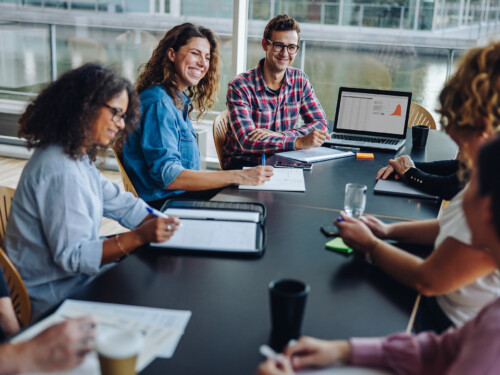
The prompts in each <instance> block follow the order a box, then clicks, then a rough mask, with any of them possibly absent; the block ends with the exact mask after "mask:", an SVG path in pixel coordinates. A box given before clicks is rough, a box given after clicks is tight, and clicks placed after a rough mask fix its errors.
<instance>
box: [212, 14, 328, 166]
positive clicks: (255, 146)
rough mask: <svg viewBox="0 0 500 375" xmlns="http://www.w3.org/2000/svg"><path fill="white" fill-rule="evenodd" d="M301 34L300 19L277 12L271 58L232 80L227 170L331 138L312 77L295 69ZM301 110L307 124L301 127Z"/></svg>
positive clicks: (268, 32) (267, 33) (269, 34)
mask: <svg viewBox="0 0 500 375" xmlns="http://www.w3.org/2000/svg"><path fill="white" fill-rule="evenodd" d="M299 36H300V27H299V24H298V22H297V21H295V20H294V19H293V18H290V17H289V16H287V15H279V16H276V17H275V18H273V19H272V20H271V21H269V23H268V24H267V26H266V28H265V30H264V37H263V39H262V48H263V49H264V51H265V52H266V57H265V58H264V59H262V60H261V61H260V62H259V64H258V65H257V66H256V67H255V68H253V69H251V70H250V71H248V72H246V73H242V74H240V75H238V76H237V77H236V78H234V79H233V80H232V81H231V82H229V86H228V91H227V107H228V112H229V119H230V121H229V127H228V131H227V134H226V142H225V144H224V157H223V161H222V164H223V167H224V168H226V169H235V168H241V166H242V165H245V164H258V163H259V161H260V158H261V155H262V154H266V153H275V152H279V151H286V150H302V149H308V148H311V147H317V146H321V145H322V144H323V142H324V141H325V140H326V139H330V135H329V129H328V121H327V119H326V115H325V112H324V111H323V108H322V107H321V104H320V103H319V101H318V99H317V98H316V95H315V94H314V90H313V88H312V86H311V84H310V83H309V80H308V79H307V76H306V75H305V74H304V72H302V71H301V70H299V69H295V68H291V67H290V66H291V65H292V63H293V61H294V60H295V56H296V54H297V52H298V50H299ZM299 114H300V116H301V117H302V119H303V121H304V123H305V124H304V125H303V126H301V127H299V128H295V124H296V123H297V121H298V119H299Z"/></svg>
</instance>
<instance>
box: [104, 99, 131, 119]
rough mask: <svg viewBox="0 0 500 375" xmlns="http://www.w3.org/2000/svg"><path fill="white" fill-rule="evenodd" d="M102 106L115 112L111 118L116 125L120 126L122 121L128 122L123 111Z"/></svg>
mask: <svg viewBox="0 0 500 375" xmlns="http://www.w3.org/2000/svg"><path fill="white" fill-rule="evenodd" d="M102 105H103V106H105V107H106V108H109V110H110V111H111V112H113V117H112V118H111V121H113V122H114V123H115V124H119V123H120V120H123V122H125V121H127V114H126V113H123V112H122V110H121V109H118V108H115V107H111V106H110V105H107V104H106V103H103V104H102Z"/></svg>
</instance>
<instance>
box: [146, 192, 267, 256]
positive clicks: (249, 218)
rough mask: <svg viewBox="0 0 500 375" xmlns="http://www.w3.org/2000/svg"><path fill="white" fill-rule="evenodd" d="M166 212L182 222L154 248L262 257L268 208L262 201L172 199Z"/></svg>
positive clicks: (153, 245)
mask: <svg viewBox="0 0 500 375" xmlns="http://www.w3.org/2000/svg"><path fill="white" fill-rule="evenodd" d="M162 212H163V213H165V214H166V215H170V216H178V217H179V218H180V221H181V225H180V226H179V227H178V229H177V230H176V232H175V233H174V235H173V236H172V237H171V238H170V239H169V240H168V241H165V242H161V243H151V244H150V246H152V247H155V248H156V247H159V248H163V249H170V250H175V251H179V252H182V253H184V252H198V253H205V254H206V253H218V254H231V255H246V256H260V255H262V253H263V252H264V249H265V239H266V236H265V219H266V207H265V206H264V205H263V204H262V203H239V202H218V201H194V200H170V201H167V202H166V203H165V205H164V206H163V207H162Z"/></svg>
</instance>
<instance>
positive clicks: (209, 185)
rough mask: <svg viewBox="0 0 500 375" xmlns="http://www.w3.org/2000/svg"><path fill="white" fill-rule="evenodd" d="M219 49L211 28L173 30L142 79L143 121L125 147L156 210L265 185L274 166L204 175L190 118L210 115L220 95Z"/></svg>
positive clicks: (131, 169)
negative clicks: (177, 200)
mask: <svg viewBox="0 0 500 375" xmlns="http://www.w3.org/2000/svg"><path fill="white" fill-rule="evenodd" d="M218 65H219V45H218V42H217V38H216V37H215V35H214V34H213V32H212V31H211V30H209V29H206V28H203V27H201V26H197V25H193V24H191V23H184V24H182V25H178V26H175V27H174V28H172V29H171V30H169V31H168V32H167V33H166V34H165V36H164V37H163V39H162V40H161V41H160V43H159V44H158V47H156V49H155V51H154V52H153V55H152V56H151V59H150V60H149V61H148V62H147V63H146V64H145V65H144V66H143V71H142V73H141V74H140V75H139V78H138V80H137V89H138V91H139V93H140V99H141V109H142V118H141V122H140V124H139V127H138V129H137V131H136V132H134V133H133V134H132V135H131V136H130V137H129V139H128V140H127V142H126V143H125V145H124V147H123V162H124V167H125V170H126V172H127V174H128V175H129V177H130V179H131V181H132V184H133V185H134V187H135V189H136V191H137V193H138V194H139V196H141V198H143V199H144V200H146V201H148V203H149V204H150V205H152V206H154V207H156V208H159V207H161V206H162V205H163V202H164V201H165V200H166V199H168V198H171V197H172V196H178V195H179V194H181V193H185V192H186V191H189V192H193V191H196V192H198V193H191V194H186V193H185V194H183V197H186V196H189V197H192V198H193V197H209V196H210V194H214V193H215V192H213V191H212V192H204V193H200V192H199V191H201V190H208V189H215V188H220V187H223V186H227V185H230V184H245V185H260V184H263V183H264V182H265V181H268V180H269V179H270V177H271V175H272V168H271V167H264V166H258V167H255V168H251V169H246V170H235V171H218V172H201V171H199V169H200V154H199V151H198V147H197V143H196V133H195V132H194V130H193V126H192V125H191V120H190V114H191V112H192V111H193V110H194V109H195V108H196V109H197V110H198V111H199V113H198V116H197V118H199V117H200V116H201V115H202V114H204V113H206V112H207V111H208V110H210V109H211V108H212V107H213V105H214V100H215V98H216V96H217V93H218V85H219V78H220V74H219V67H218Z"/></svg>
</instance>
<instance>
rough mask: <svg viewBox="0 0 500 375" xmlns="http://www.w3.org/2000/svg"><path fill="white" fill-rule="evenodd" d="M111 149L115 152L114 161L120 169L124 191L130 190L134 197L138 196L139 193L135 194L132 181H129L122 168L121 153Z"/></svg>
mask: <svg viewBox="0 0 500 375" xmlns="http://www.w3.org/2000/svg"><path fill="white" fill-rule="evenodd" d="M113 151H114V153H115V159H116V162H117V163H118V169H119V170H120V176H122V181H123V187H124V188H125V191H130V192H131V193H132V194H134V196H135V197H136V198H139V195H137V191H135V188H134V185H132V181H130V178H129V177H128V175H127V172H125V169H124V168H123V165H122V159H121V155H120V154H119V153H118V152H117V151H116V150H113Z"/></svg>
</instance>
